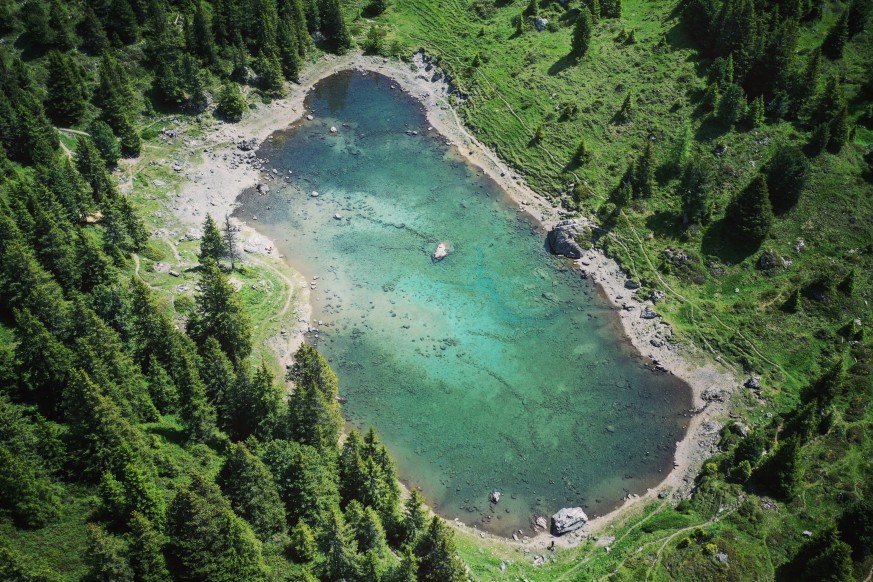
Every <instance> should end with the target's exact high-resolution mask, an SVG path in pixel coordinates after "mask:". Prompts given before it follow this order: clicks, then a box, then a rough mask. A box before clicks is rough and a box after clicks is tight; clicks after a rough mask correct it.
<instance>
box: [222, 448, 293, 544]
mask: <svg viewBox="0 0 873 582" xmlns="http://www.w3.org/2000/svg"><path fill="white" fill-rule="evenodd" d="M217 482H218V485H219V486H220V487H221V489H222V491H224V494H225V495H226V496H227V498H228V499H229V500H230V505H231V507H232V508H233V510H234V512H236V514H237V515H239V516H240V517H242V518H243V519H245V520H246V521H247V522H249V525H251V526H252V530H253V531H254V532H255V534H256V535H257V536H258V538H259V539H261V540H262V541H265V542H266V541H270V540H273V539H274V538H275V537H276V536H278V535H280V534H282V533H283V532H284V531H285V510H284V508H283V506H282V501H281V499H279V494H278V492H277V491H276V485H275V483H274V482H273V475H271V474H270V471H269V469H267V467H266V465H264V463H263V462H262V461H261V460H260V459H259V458H257V457H256V456H254V455H252V453H251V452H249V449H248V447H247V446H246V445H245V444H243V443H238V444H235V445H231V449H230V452H229V454H228V457H227V461H225V463H224V466H223V467H222V468H221V471H220V472H219V473H218V478H217Z"/></svg>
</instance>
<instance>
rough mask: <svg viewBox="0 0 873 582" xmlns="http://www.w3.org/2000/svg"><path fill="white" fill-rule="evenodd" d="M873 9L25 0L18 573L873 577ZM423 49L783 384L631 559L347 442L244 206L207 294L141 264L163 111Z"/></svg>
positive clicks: (689, 315)
mask: <svg viewBox="0 0 873 582" xmlns="http://www.w3.org/2000/svg"><path fill="white" fill-rule="evenodd" d="M871 18H873V5H871V2H870V0H849V1H841V0H834V1H828V0H790V1H777V0H772V1H771V0H680V1H678V2H677V1H672V0H669V1H667V0H664V1H661V0H652V1H648V0H600V1H598V0H593V2H587V1H586V2H583V3H580V2H578V1H577V0H570V1H569V2H566V1H554V2H552V1H548V0H542V1H540V0H530V1H529V2H528V1H526V0H525V1H522V0H517V1H515V2H508V1H503V0H497V1H491V0H473V1H472V2H466V1H464V0H446V1H443V2H440V1H436V0H434V1H431V0H421V1H408V0H394V1H393V2H390V3H389V2H387V1H386V0H373V1H372V2H363V1H358V0H350V1H346V0H343V1H342V2H340V0H73V1H69V2H65V1H61V0H27V1H20V0H0V580H10V581H54V580H90V581H107V582H108V581H131V582H133V581H136V582H163V581H171V580H180V581H183V580H184V581H194V580H198V581H201V580H202V581H213V580H215V581H223V580H227V581H231V580H234V581H236V580H245V581H249V580H252V581H257V580H288V581H297V580H299V581H310V580H324V581H334V580H361V581H364V580H366V581H379V580H382V581H389V582H393V581H398V582H400V581H413V580H421V581H428V582H430V581H433V582H444V581H445V582H451V581H455V580H458V581H461V580H467V579H468V578H472V579H483V580H486V579H489V580H490V579H505V578H506V577H509V578H506V579H522V578H524V579H532V580H533V579H536V580H552V579H558V578H560V577H563V578H564V579H579V580H587V579H616V580H637V579H650V578H651V579H658V580H668V579H689V580H702V579H723V580H752V579H780V580H788V579H796V580H834V581H844V580H869V579H870V572H871V567H873V465H871V460H870V459H871V457H870V455H871V453H873V411H871V407H870V402H871V399H873V352H871V343H870V342H871V339H870V332H869V330H868V329H867V328H868V327H869V326H870V322H871V320H870V315H871V310H870V306H869V301H871V297H870V291H869V289H870V284H871V283H873V278H871V272H873V262H871V259H870V257H871V255H873V238H871V236H873V235H871V229H870V221H871V220H873V210H871V209H873V182H871V175H873V49H871V47H873V34H871V28H873V23H871ZM419 48H423V49H425V51H426V52H427V53H428V54H430V55H432V56H433V58H434V61H435V62H436V63H437V65H438V66H439V68H440V70H442V71H443V72H445V73H446V74H448V76H449V77H450V78H451V80H452V83H453V94H452V96H451V102H452V104H453V105H455V106H457V107H458V109H459V111H460V117H461V118H462V119H463V121H464V122H465V123H466V125H467V126H468V127H469V128H470V129H471V131H472V132H473V133H474V134H475V135H476V136H477V137H478V138H479V139H480V140H481V141H482V142H483V143H485V144H486V145H488V146H489V147H491V149H492V150H494V151H495V152H497V153H498V154H499V155H500V156H501V157H502V158H503V159H505V160H506V161H507V162H508V163H509V164H510V165H511V166H512V167H514V168H515V169H516V170H518V171H519V173H521V174H523V175H524V176H525V178H526V179H527V180H528V182H529V183H530V184H531V185H532V186H533V187H534V188H535V189H536V190H537V191H538V192H540V193H541V194H544V195H545V196H546V197H548V198H549V199H550V201H551V202H552V203H553V204H554V205H555V206H556V207H560V208H561V209H562V212H564V213H565V214H566V216H575V215H577V214H580V213H583V214H588V215H590V216H593V217H595V218H596V220H597V221H598V223H599V225H600V228H599V229H595V230H594V231H592V232H590V233H588V234H589V235H590V236H588V235H586V237H587V238H586V239H585V240H582V239H580V240H579V241H578V242H579V244H581V245H583V246H596V247H597V248H599V249H602V250H604V251H605V252H606V253H608V254H609V255H610V256H612V257H614V258H615V259H616V260H618V261H619V262H620V263H621V264H622V266H623V268H625V269H626V271H627V272H628V275H629V276H630V277H631V278H632V279H634V280H635V281H636V284H637V286H638V287H640V288H641V289H642V290H643V291H645V292H646V293H647V294H648V293H649V292H651V293H652V294H657V293H662V295H661V297H663V292H664V291H665V290H669V291H670V295H672V296H673V302H672V303H669V300H668V303H667V304H666V305H663V306H659V311H660V312H661V313H662V314H663V315H664V317H665V318H668V320H669V321H670V322H671V323H672V324H674V325H675V327H676V329H677V330H678V332H677V333H679V334H684V335H683V337H684V339H685V340H686V341H689V342H693V343H695V344H699V345H701V346H705V347H706V349H707V351H710V352H712V355H716V354H717V357H718V358H722V357H723V358H724V359H725V360H728V361H730V362H731V363H732V364H733V365H736V366H737V367H738V369H740V370H742V372H743V373H744V374H746V375H749V376H754V378H755V380H756V382H755V383H757V382H758V381H759V380H761V379H760V378H758V377H757V375H761V376H763V380H762V381H763V384H764V386H763V390H761V386H760V385H758V386H755V390H756V391H755V392H750V391H749V390H745V391H743V392H741V393H740V395H739V396H737V397H736V399H737V401H738V405H737V409H736V410H737V412H736V415H735V417H734V420H735V421H736V422H734V421H731V422H729V423H726V424H725V426H724V427H723V428H722V430H721V432H720V434H719V442H718V448H719V451H720V452H719V453H718V455H716V456H715V457H713V459H712V460H711V461H710V462H708V463H706V464H705V465H704V467H703V468H702V470H701V474H700V475H699V476H698V479H697V481H696V483H695V488H694V495H693V496H692V497H691V498H689V499H683V500H681V501H678V502H677V503H678V505H675V504H674V505H675V506H674V505H670V506H669V507H668V506H666V505H663V506H658V507H657V508H654V509H653V508H651V507H650V508H646V509H644V510H643V511H642V513H641V514H640V515H637V516H633V517H631V518H629V520H628V521H624V522H621V523H618V524H617V525H616V526H615V530H614V531H612V532H611V533H609V535H611V536H613V538H614V539H613V542H614V543H612V545H611V546H609V547H611V548H612V553H611V554H610V553H608V552H604V551H603V544H600V545H597V543H596V540H591V541H590V543H588V544H587V545H583V546H581V549H579V550H567V551H566V552H567V553H558V554H556V555H557V556H558V558H556V559H553V560H552V561H551V562H550V563H549V564H547V566H546V567H544V568H540V569H536V568H534V569H531V568H528V567H527V566H525V567H522V565H521V563H522V562H525V564H529V562H530V560H529V559H528V558H529V557H528V556H526V555H525V556H521V555H520V554H518V553H517V551H516V550H515V549H513V550H505V551H504V550H500V549H495V548H494V547H492V546H487V551H486V549H485V548H486V546H485V545H484V542H483V545H481V546H480V545H478V544H479V539H478V536H472V535H466V534H464V535H460V534H459V532H458V531H456V530H454V529H453V528H451V527H450V526H449V525H447V524H446V523H445V522H444V521H443V520H441V519H440V518H438V517H435V516H433V515H432V514H431V513H430V512H429V510H427V508H426V507H425V500H424V499H423V497H422V496H421V495H420V494H419V492H418V491H415V490H413V491H411V492H410V493H409V494H406V493H405V492H403V491H402V490H401V487H400V484H399V482H398V476H397V470H396V467H395V464H394V462H393V460H392V459H391V456H390V455H389V453H388V451H387V450H386V447H385V446H384V445H383V444H382V442H380V439H379V436H378V435H377V434H376V432H375V431H373V430H369V431H367V432H366V433H364V434H361V433H359V432H357V431H355V430H349V431H347V432H345V431H344V420H343V417H342V413H341V408H340V404H339V399H338V396H339V382H340V380H341V379H338V378H337V376H336V374H334V372H333V371H332V370H331V368H330V366H329V364H328V362H327V361H326V360H325V358H324V357H323V356H322V355H321V354H319V352H318V351H317V350H316V349H315V348H313V347H310V346H309V345H304V346H303V347H301V348H300V349H299V351H298V352H297V353H296V354H295V356H294V364H293V365H291V366H290V367H288V368H287V370H286V375H285V377H280V376H279V375H278V374H277V372H276V371H275V367H274V366H272V365H270V364H268V363H267V362H265V361H264V360H263V354H262V353H261V352H260V351H259V346H258V345H257V343H256V340H255V337H256V336H257V334H256V331H257V327H258V320H257V318H256V317H254V316H253V314H252V313H251V310H250V309H249V307H248V306H247V305H246V303H245V302H244V301H243V300H242V299H241V294H240V291H239V290H238V289H237V288H236V287H235V286H234V285H233V282H232V278H233V277H234V276H235V273H237V272H240V271H242V270H244V269H246V268H247V267H245V266H243V265H242V264H241V262H240V261H237V260H236V256H235V251H234V249H233V246H232V245H230V246H229V245H228V237H229V236H230V233H229V232H228V231H229V230H230V229H228V228H226V227H225V224H224V223H223V221H222V220H219V217H215V218H216V221H218V224H216V222H215V221H213V218H211V217H207V219H206V220H205V222H204V225H203V237H202V238H201V239H200V242H199V247H198V257H197V265H196V267H195V268H194V271H193V273H194V275H193V276H194V277H195V278H196V284H197V286H196V290H195V292H194V294H193V302H192V303H191V304H190V305H184V304H183V302H182V301H176V302H174V301H173V300H172V298H168V297H167V296H166V294H164V293H159V292H157V291H156V290H155V289H153V288H152V287H151V286H150V285H149V284H148V282H147V281H146V280H145V279H144V278H142V277H141V276H140V271H139V265H140V260H141V258H149V257H154V256H156V255H157V254H158V251H157V250H156V248H155V246H154V241H153V240H152V239H153V237H152V233H151V232H150V229H149V228H148V226H147V225H148V224H149V223H148V215H147V214H146V212H145V211H144V210H143V209H141V208H139V207H138V205H137V203H136V202H134V201H133V200H132V197H131V196H130V195H128V194H127V193H123V192H122V189H121V188H120V187H119V179H120V176H122V175H123V169H124V167H125V164H126V163H127V162H129V161H130V160H134V159H137V158H138V157H140V156H143V155H144V152H145V150H146V148H148V147H149V145H150V143H151V142H152V141H153V140H155V139H156V137H157V130H156V129H155V126H156V123H157V122H153V120H156V119H165V118H168V117H179V118H183V119H189V120H193V119H197V120H199V119H200V116H207V115H211V116H214V117H215V118H217V119H221V120H222V121H224V122H228V123H233V122H235V121H239V120H240V119H242V118H243V117H244V116H246V115H250V114H251V113H250V112H251V110H257V103H268V102H269V101H270V100H271V99H274V98H276V97H279V96H281V95H283V94H284V93H285V91H286V88H287V86H288V83H294V82H296V81H298V79H299V77H300V75H301V72H302V71H303V70H304V69H305V67H307V66H310V65H311V64H312V63H314V62H316V61H317V60H318V59H320V58H321V57H322V56H323V55H325V54H334V55H344V54H347V53H350V52H355V51H359V50H360V51H363V52H364V53H367V54H374V55H379V56H380V57H384V58H386V59H389V58H391V59H395V58H399V59H406V60H407V61H409V60H410V57H411V55H412V53H413V51H416V50H418V49H419ZM402 66H409V65H408V63H403V64H402ZM605 80H609V83H608V86H607V81H605ZM643 232H648V233H649V234H650V236H648V237H645V236H643V235H642V233H643ZM583 238H584V237H583ZM231 242H232V241H231ZM807 246H808V247H810V248H811V250H809V251H807V250H805V249H806V247H807ZM792 249H793V250H792ZM788 255H790V256H791V257H792V260H793V262H794V267H793V270H788V266H789V265H790V264H791V261H788V262H786V261H787V259H786V258H785V257H786V256H788ZM229 257H230V258H231V259H232V260H228V258H229ZM677 257H679V258H677ZM740 288H743V294H742V295H740V294H739V292H740ZM735 289H736V292H734V290H735ZM677 290H678V291H677ZM749 338H753V339H752V340H750V339H749ZM256 356H257V357H256ZM762 370H763V372H762ZM286 385H289V386H293V391H290V393H289V391H287V390H286V388H285V387H286ZM604 535H605V534H604ZM643 549H645V551H641V550H643ZM562 551H563V550H562ZM501 552H503V553H501ZM573 552H576V553H573ZM722 555H724V556H725V558H723V559H722V558H720V557H718V556H722ZM462 557H463V559H462ZM525 560H526V561H525ZM516 562H517V563H516ZM507 564H510V566H509V569H508V570H507ZM525 568H527V569H525ZM504 572H505V574H504ZM510 575H511V576H510Z"/></svg>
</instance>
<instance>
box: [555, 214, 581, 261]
mask: <svg viewBox="0 0 873 582" xmlns="http://www.w3.org/2000/svg"><path fill="white" fill-rule="evenodd" d="M587 228H588V227H587V222H586V221H583V220H562V221H561V222H559V223H558V224H556V225H555V228H553V229H552V230H550V231H549V235H548V240H549V248H550V249H551V250H552V252H553V253H554V254H556V255H563V256H565V257H567V258H569V259H580V258H582V247H581V246H579V243H577V242H576V237H577V236H578V235H580V234H582V233H583V232H585V231H586V229H587Z"/></svg>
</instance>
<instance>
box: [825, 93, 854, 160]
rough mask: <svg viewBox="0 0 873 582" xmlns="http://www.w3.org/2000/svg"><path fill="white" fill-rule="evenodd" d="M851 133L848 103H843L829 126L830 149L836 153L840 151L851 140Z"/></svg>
mask: <svg viewBox="0 0 873 582" xmlns="http://www.w3.org/2000/svg"><path fill="white" fill-rule="evenodd" d="M850 133H851V131H850V129H849V110H848V105H847V104H846V103H843V106H842V107H841V108H840V110H839V112H837V114H836V116H835V117H834V118H833V119H832V120H831V122H830V124H829V126H828V150H830V151H831V153H834V154H837V153H839V152H840V150H841V149H843V146H844V145H846V143H847V142H848V141H849V135H850Z"/></svg>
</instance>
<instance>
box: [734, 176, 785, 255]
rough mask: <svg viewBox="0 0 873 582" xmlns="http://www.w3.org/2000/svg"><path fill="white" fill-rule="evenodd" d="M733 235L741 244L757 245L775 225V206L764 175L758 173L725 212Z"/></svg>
mask: <svg viewBox="0 0 873 582" xmlns="http://www.w3.org/2000/svg"><path fill="white" fill-rule="evenodd" d="M725 221H726V223H727V224H728V225H729V226H730V228H731V237H732V238H734V240H735V241H736V242H737V243H738V244H741V245H749V246H757V245H759V244H760V243H761V242H763V240H764V238H766V236H767V235H768V234H769V232H770V227H771V226H772V225H773V207H772V206H771V204H770V197H769V194H768V192H767V182H766V181H765V179H764V176H762V175H761V174H758V175H757V176H755V177H754V178H752V181H751V182H749V185H748V186H746V187H745V188H743V190H742V191H741V192H740V193H739V194H737V196H736V197H735V198H734V200H733V202H731V204H730V206H728V209H727V212H726V213H725Z"/></svg>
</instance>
